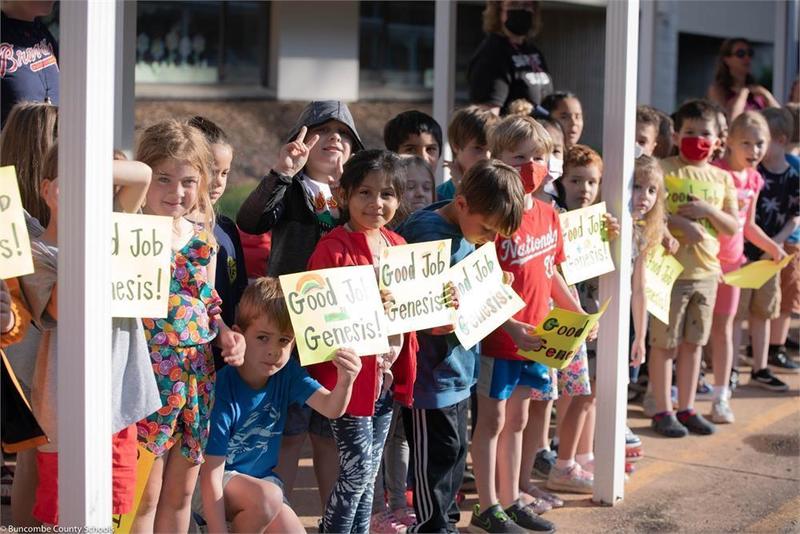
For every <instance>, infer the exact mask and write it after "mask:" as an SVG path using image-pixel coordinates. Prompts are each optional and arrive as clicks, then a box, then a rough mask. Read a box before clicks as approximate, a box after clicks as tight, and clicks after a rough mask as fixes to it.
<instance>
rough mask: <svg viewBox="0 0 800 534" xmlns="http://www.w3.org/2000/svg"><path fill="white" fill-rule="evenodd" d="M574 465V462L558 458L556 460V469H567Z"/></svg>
mask: <svg viewBox="0 0 800 534" xmlns="http://www.w3.org/2000/svg"><path fill="white" fill-rule="evenodd" d="M573 465H575V460H572V459H570V460H561V459H560V458H559V459H558V460H556V469H569V468H570V467H572V466H573Z"/></svg>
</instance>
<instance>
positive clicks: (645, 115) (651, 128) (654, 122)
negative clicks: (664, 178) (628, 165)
mask: <svg viewBox="0 0 800 534" xmlns="http://www.w3.org/2000/svg"><path fill="white" fill-rule="evenodd" d="M660 124H661V119H660V118H659V117H658V113H656V111H655V110H654V109H653V108H651V107H650V106H639V107H637V108H636V152H637V157H638V156H639V155H641V154H644V155H645V156H652V155H653V151H654V150H655V149H656V147H657V146H658V128H659V125H660Z"/></svg>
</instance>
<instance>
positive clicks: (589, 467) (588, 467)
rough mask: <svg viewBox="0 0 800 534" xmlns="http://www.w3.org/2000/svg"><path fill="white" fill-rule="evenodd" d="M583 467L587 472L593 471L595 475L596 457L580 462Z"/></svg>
mask: <svg viewBox="0 0 800 534" xmlns="http://www.w3.org/2000/svg"><path fill="white" fill-rule="evenodd" d="M580 466H581V469H583V470H584V471H586V472H587V473H591V474H592V476H594V458H592V459H591V460H589V461H588V462H586V463H585V464H580Z"/></svg>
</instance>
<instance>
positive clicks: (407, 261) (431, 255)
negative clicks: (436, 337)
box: [378, 239, 454, 335]
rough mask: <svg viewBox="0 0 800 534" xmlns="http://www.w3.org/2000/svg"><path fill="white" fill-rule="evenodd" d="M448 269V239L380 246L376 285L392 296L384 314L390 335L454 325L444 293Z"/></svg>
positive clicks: (451, 311)
mask: <svg viewBox="0 0 800 534" xmlns="http://www.w3.org/2000/svg"><path fill="white" fill-rule="evenodd" d="M449 271H450V240H449V239H443V240H441V241H428V242H425V243H414V244H412V245H400V246H396V247H384V248H383V252H382V253H381V262H380V268H379V274H378V285H379V286H380V288H381V289H388V290H389V291H391V292H392V296H393V297H394V299H395V305H394V307H393V308H392V309H391V310H390V311H389V313H387V314H386V318H387V322H388V326H387V329H388V332H389V335H392V334H402V333H404V332H413V331H416V330H424V329H427V328H433V327H436V326H444V325H450V324H453V318H454V310H453V309H452V308H448V307H446V306H445V304H444V294H443V290H444V285H445V283H446V282H447V279H448V274H449Z"/></svg>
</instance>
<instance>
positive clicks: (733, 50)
mask: <svg viewBox="0 0 800 534" xmlns="http://www.w3.org/2000/svg"><path fill="white" fill-rule="evenodd" d="M753 54H754V51H753V46H752V45H751V44H750V41H748V40H747V39H745V38H743V37H736V38H734V39H726V40H725V41H723V42H722V46H720V49H719V57H718V58H717V70H716V73H715V74H714V81H713V82H712V83H711V86H710V87H709V88H708V98H709V99H710V100H713V101H714V102H716V103H717V104H719V105H720V106H722V107H723V108H724V109H725V111H726V112H727V113H728V120H729V121H732V120H733V119H735V118H736V117H738V116H739V115H741V114H742V113H743V112H744V111H760V110H762V109H765V108H779V107H781V106H780V104H778V101H777V100H775V97H774V96H772V93H770V92H769V90H768V89H766V88H765V87H763V86H761V85H758V84H757V83H756V81H755V78H753V75H752V74H750V65H751V63H752V61H753Z"/></svg>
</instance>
